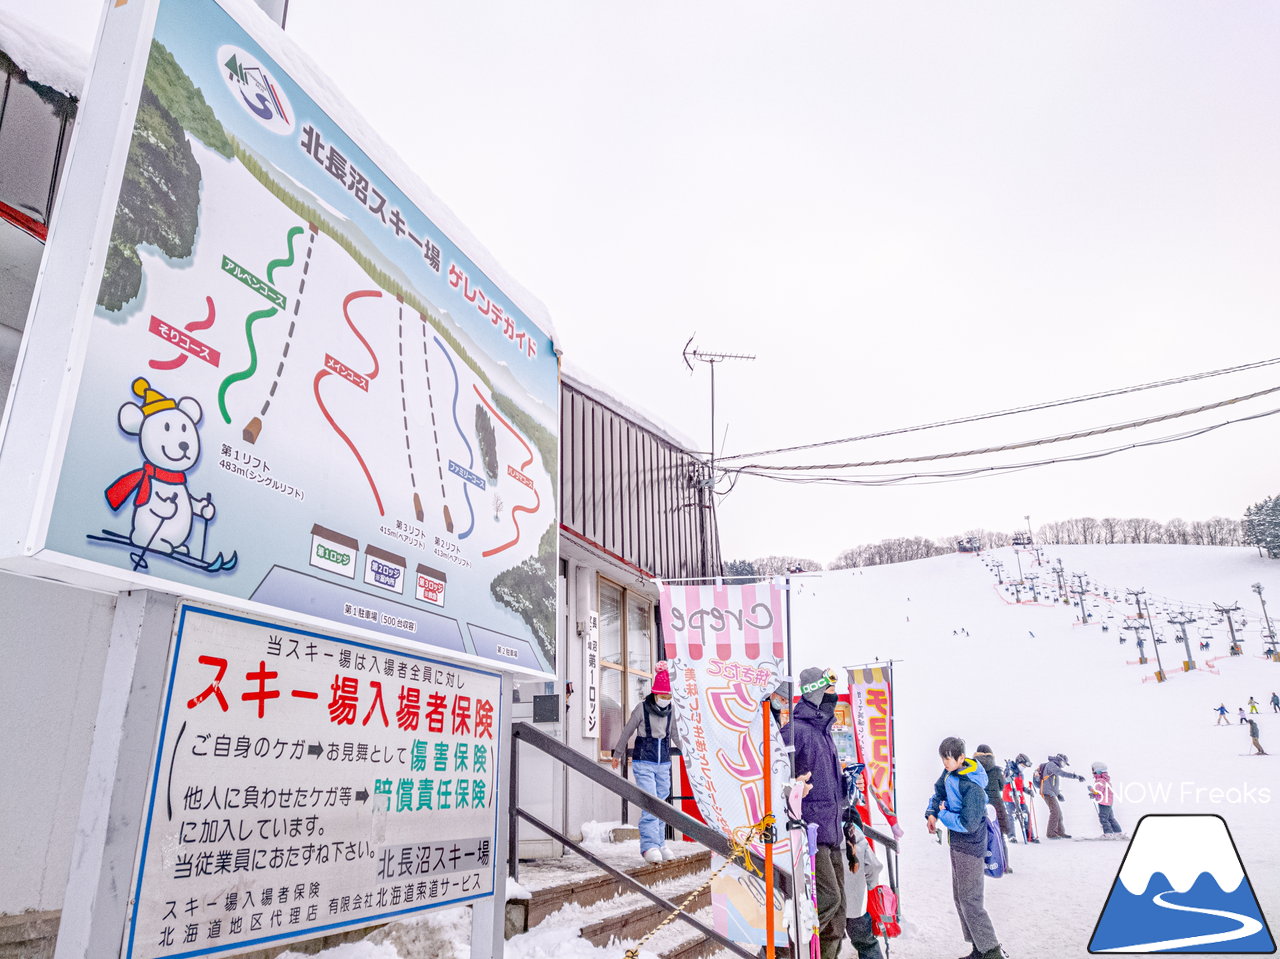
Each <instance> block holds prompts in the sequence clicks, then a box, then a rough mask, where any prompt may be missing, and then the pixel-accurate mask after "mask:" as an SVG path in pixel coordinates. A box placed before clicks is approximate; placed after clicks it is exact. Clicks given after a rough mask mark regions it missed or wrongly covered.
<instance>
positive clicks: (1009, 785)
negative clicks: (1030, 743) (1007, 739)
mask: <svg viewBox="0 0 1280 959" xmlns="http://www.w3.org/2000/svg"><path fill="white" fill-rule="evenodd" d="M1030 766H1031V759H1030V757H1028V756H1027V754H1026V753H1018V755H1017V756H1015V757H1014V758H1013V759H1010V760H1008V761H1007V762H1006V763H1005V764H1004V797H1003V798H1004V802H1005V805H1006V806H1007V807H1008V814H1009V815H1010V816H1011V817H1012V818H1013V819H1014V820H1016V821H1017V822H1018V823H1019V824H1020V827H1021V828H1020V829H1019V830H1018V831H1019V832H1021V834H1022V841H1024V842H1039V840H1038V839H1036V837H1035V833H1034V831H1033V829H1032V826H1031V809H1030V806H1029V805H1028V800H1027V798H1026V797H1027V796H1030V795H1031V787H1030V786H1028V785H1027V784H1026V782H1025V781H1024V780H1023V778H1022V770H1023V769H1025V768H1029V767H1030ZM1013 841H1014V842H1018V841H1019V839H1018V837H1016V836H1015V837H1014V838H1013Z"/></svg>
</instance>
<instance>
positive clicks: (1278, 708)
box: [1271, 693, 1280, 713]
mask: <svg viewBox="0 0 1280 959" xmlns="http://www.w3.org/2000/svg"><path fill="white" fill-rule="evenodd" d="M1271 711H1272V712H1276V713H1280V695H1277V694H1275V693H1272V694H1271Z"/></svg>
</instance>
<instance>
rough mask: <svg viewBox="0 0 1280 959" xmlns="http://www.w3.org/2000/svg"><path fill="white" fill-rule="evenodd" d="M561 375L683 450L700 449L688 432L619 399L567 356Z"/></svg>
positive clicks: (561, 368)
mask: <svg viewBox="0 0 1280 959" xmlns="http://www.w3.org/2000/svg"><path fill="white" fill-rule="evenodd" d="M560 376H561V378H562V379H564V380H567V381H568V383H569V385H570V386H572V387H574V388H575V389H578V390H581V391H582V392H583V393H585V394H587V395H588V396H590V397H591V398H592V399H594V400H598V401H599V402H601V403H603V404H604V405H605V406H607V407H609V408H610V409H611V410H613V411H614V412H615V413H618V414H619V415H621V416H625V417H626V418H627V419H629V420H631V422H633V423H635V424H636V425H637V426H642V427H644V428H645V429H647V430H649V431H650V432H652V433H657V434H658V435H659V436H661V437H662V438H663V439H665V440H667V441H668V442H670V443H674V444H675V445H676V446H679V447H680V448H681V449H683V450H686V451H689V452H694V451H696V450H698V449H699V447H698V444H697V443H695V442H694V441H693V440H692V439H690V438H689V436H688V434H686V433H684V432H682V431H681V430H678V429H676V428H675V427H674V426H671V425H670V424H668V423H664V422H663V421H662V420H661V419H659V418H657V417H656V416H654V415H653V414H652V413H644V412H641V411H640V410H638V409H637V408H636V407H634V406H632V405H631V404H630V403H628V402H626V401H624V400H621V399H619V398H618V395H617V394H616V393H614V392H612V391H611V390H610V389H608V388H607V387H604V386H601V385H600V384H599V383H598V382H595V381H594V380H593V379H592V378H591V376H590V375H589V374H587V373H586V372H585V371H584V370H583V369H582V368H581V367H580V366H578V365H577V364H576V363H572V362H570V361H569V360H567V359H566V358H565V357H561V358H560Z"/></svg>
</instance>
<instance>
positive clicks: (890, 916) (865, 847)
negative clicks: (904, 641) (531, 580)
mask: <svg viewBox="0 0 1280 959" xmlns="http://www.w3.org/2000/svg"><path fill="white" fill-rule="evenodd" d="M837 682H838V679H837V673H836V672H835V671H834V670H822V669H818V668H816V667H810V668H808V669H805V670H803V671H802V672H801V673H800V676H799V684H800V689H799V693H800V697H799V699H798V701H796V702H795V704H794V707H792V698H791V688H790V684H788V683H783V684H781V685H780V686H779V687H778V689H776V690H775V691H774V693H773V695H772V696H771V697H770V707H771V712H772V714H773V717H774V720H775V721H777V722H781V719H782V718H783V716H782V714H783V711H784V710H788V709H789V710H790V711H791V712H790V717H789V720H788V722H787V723H786V724H785V725H782V726H781V729H780V733H781V736H782V739H783V742H785V743H788V744H790V745H791V747H792V749H793V752H792V763H793V770H794V773H795V777H796V778H797V779H798V780H800V781H801V782H803V783H804V784H805V785H804V789H805V794H804V798H803V814H804V818H805V820H806V821H807V822H809V823H812V824H814V825H815V826H816V827H817V843H816V849H814V850H812V851H811V852H812V853H813V858H814V878H815V885H816V892H817V896H816V898H817V913H818V927H819V928H818V938H819V942H820V944H821V955H822V959H836V957H837V956H838V955H839V952H840V947H841V943H842V941H843V939H844V938H845V937H847V938H849V940H850V941H851V942H852V943H853V945H854V946H855V947H856V948H857V951H858V956H859V959H881V951H880V945H879V943H878V941H877V938H876V937H877V935H884V934H886V933H888V934H890V935H894V934H896V933H897V932H898V930H897V928H896V919H895V915H896V909H895V908H892V907H891V906H888V905H886V902H887V901H888V898H889V897H891V896H892V892H891V891H889V890H887V889H886V887H885V886H883V885H882V884H881V882H880V876H881V871H882V866H881V863H880V861H879V859H878V858H877V856H876V854H875V851H874V850H873V849H872V848H871V846H870V845H869V844H868V842H867V837H866V833H865V831H864V829H865V827H864V824H863V822H862V819H861V817H860V815H859V813H858V809H857V807H858V805H859V804H860V797H859V795H858V792H857V785H856V783H857V777H855V776H849V775H848V774H847V773H846V772H845V771H844V770H842V768H841V763H840V757H839V752H838V750H837V747H836V742H835V738H834V735H833V729H832V727H833V725H834V724H835V706H836V702H837V695H836V689H835V687H836V683H837ZM1275 699H1276V697H1274V696H1273V705H1275V702H1274V701H1275ZM1223 711H1224V712H1225V707H1223ZM633 735H634V736H635V746H634V749H633V750H632V757H633V758H632V762H631V768H632V770H633V775H634V778H635V781H636V784H637V785H638V786H640V788H642V789H644V790H645V792H647V793H649V794H650V795H653V796H656V797H658V798H661V799H665V798H666V797H667V796H668V795H669V794H670V791H671V756H672V754H673V753H674V752H678V751H679V748H680V737H679V732H678V730H677V728H676V724H675V722H674V720H673V717H672V707H671V681H670V677H669V675H668V673H667V671H666V668H665V665H664V664H659V669H658V670H657V672H656V673H655V677H654V680H653V683H652V685H651V688H650V691H649V694H648V695H647V696H646V697H645V698H644V700H643V701H642V702H641V703H640V704H639V705H637V706H636V708H635V709H634V710H633V711H632V713H631V715H630V717H629V718H628V720H627V722H626V724H625V725H624V726H623V729H622V731H621V734H620V735H619V738H618V741H617V744H616V745H615V746H614V749H613V760H612V761H613V766H614V768H617V767H618V765H619V764H620V762H621V759H622V757H624V756H625V755H626V753H627V745H628V743H629V742H630V741H631V738H632V736H633ZM938 755H939V758H940V760H941V762H942V767H943V771H942V774H941V775H940V776H939V777H938V779H937V781H936V782H935V783H934V788H933V794H932V796H931V798H930V800H929V802H928V804H927V806H926V810H925V824H926V828H927V829H928V831H929V832H930V833H931V834H936V833H937V832H938V827H939V825H941V826H943V827H945V830H946V833H947V835H948V837H949V838H948V847H949V853H950V860H951V873H952V893H953V899H954V902H955V908H956V914H957V916H958V917H959V919H960V926H961V930H962V932H963V934H964V937H965V939H966V940H967V941H968V942H969V943H970V945H971V952H970V953H969V954H968V956H966V957H965V959H999V957H1002V956H1004V953H1003V951H1002V950H1001V947H1000V944H999V940H998V938H997V936H996V932H995V929H994V926H993V924H992V921H991V917H990V916H989V915H988V914H987V911H986V908H985V905H984V901H983V896H984V883H985V878H986V875H987V872H986V869H987V853H988V826H987V806H988V805H990V806H991V807H992V811H993V815H994V819H995V822H997V823H998V830H999V835H1000V836H1002V837H1004V839H1005V840H1007V841H1012V842H1015V843H1016V842H1039V837H1038V836H1037V835H1036V831H1035V826H1034V813H1033V812H1032V806H1031V802H1030V800H1029V798H1028V797H1030V796H1032V795H1034V794H1035V793H1039V795H1040V798H1041V799H1042V800H1043V802H1044V804H1045V806H1046V807H1047V808H1048V811H1049V821H1048V826H1047V827H1046V831H1045V835H1046V836H1047V837H1048V838H1049V839H1070V838H1071V835H1070V834H1069V833H1068V832H1067V831H1066V827H1065V822H1064V819H1063V815H1062V806H1061V803H1062V802H1063V801H1064V799H1065V797H1064V796H1063V794H1062V791H1061V780H1063V779H1076V780H1080V781H1081V782H1084V777H1083V776H1080V775H1078V774H1076V773H1074V772H1071V771H1069V769H1068V766H1069V763H1068V760H1067V757H1066V756H1065V755H1064V754H1062V753H1057V754H1054V755H1051V756H1049V757H1048V758H1047V759H1046V760H1045V761H1044V762H1042V763H1041V764H1040V765H1039V766H1038V767H1037V768H1036V770H1035V771H1034V774H1033V775H1031V776H1030V777H1028V776H1026V775H1025V774H1024V770H1029V769H1030V767H1031V760H1030V759H1029V758H1028V757H1027V755H1026V754H1025V753H1019V754H1018V755H1017V756H1016V757H1015V758H1014V759H1011V760H1008V761H1007V762H1006V763H1005V764H1004V766H1003V768H1002V767H1001V766H1000V765H999V764H998V763H997V761H996V757H995V753H994V752H993V750H992V749H991V747H990V746H988V745H986V744H985V743H984V744H981V745H979V746H978V748H977V749H976V750H975V751H974V753H973V756H972V757H968V756H966V755H965V743H964V741H963V740H962V739H959V738H957V737H954V736H952V737H948V738H946V739H944V740H943V741H942V743H941V744H940V745H939V747H938ZM1092 772H1093V783H1092V784H1091V785H1090V787H1089V795H1090V797H1091V798H1092V799H1093V800H1094V801H1095V803H1096V804H1097V809H1098V821H1099V824H1100V825H1101V827H1102V832H1103V836H1104V837H1111V836H1116V837H1118V838H1123V833H1122V830H1121V827H1120V824H1119V822H1117V820H1116V817H1115V814H1114V812H1113V809H1112V807H1113V806H1114V803H1115V793H1114V789H1113V787H1112V784H1111V777H1110V774H1109V772H1108V769H1107V765H1106V763H1102V762H1095V763H1093V766H1092ZM639 828H640V849H641V855H642V856H643V857H644V859H645V860H646V861H647V862H660V861H662V860H664V859H671V858H674V853H673V852H672V851H671V850H669V849H668V848H667V846H666V843H665V841H664V833H665V829H664V827H663V824H662V821H661V820H660V819H658V817H657V816H654V815H653V814H652V813H649V812H647V811H646V812H642V814H641V816H640V824H639ZM894 829H895V833H898V834H899V835H900V830H898V829H897V827H896V825H895V827H894ZM1005 871H1009V872H1011V871H1012V870H1011V869H1006V870H1005ZM890 924H892V925H893V927H890Z"/></svg>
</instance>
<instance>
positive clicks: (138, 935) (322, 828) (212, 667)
mask: <svg viewBox="0 0 1280 959" xmlns="http://www.w3.org/2000/svg"><path fill="white" fill-rule="evenodd" d="M501 704H502V680H501V675H500V674H498V673H493V672H488V671H485V670H480V669H474V668H468V667H463V666H457V665H453V664H449V663H444V662H440V661H438V660H433V659H429V658H427V657H424V656H417V655H412V654H406V653H404V652H401V651H398V650H396V649H391V648H385V647H380V646H377V645H373V644H367V643H359V642H354V641H350V640H342V639H336V638H333V637H329V636H325V635H322V634H319V633H312V632H305V631H302V630H297V629H290V628H286V627H282V626H278V625H274V624H269V623H260V622H256V621H253V620H250V619H247V618H243V617H240V616H236V615H233V614H229V613H222V612H217V611H213V610H208V609H202V608H198V607H193V606H183V607H182V608H181V609H180V611H179V618H178V625H177V628H176V631H175V638H174V643H173V649H172V653H171V662H170V668H169V683H168V688H167V690H166V694H165V697H164V703H163V710H164V711H163V719H162V722H161V726H160V734H159V745H158V747H157V750H156V759H155V765H154V769H153V774H152V781H151V785H150V791H149V800H148V803H147V808H146V810H145V819H144V822H145V826H144V831H143V836H142V842H141V846H140V851H139V862H138V867H137V873H136V879H135V882H134V896H133V904H132V909H131V912H130V918H129V925H128V929H127V931H126V935H125V949H124V952H123V955H124V956H125V957H127V959H142V957H147V959H160V957H177V956H184V957H185V956H203V955H209V954H217V953H221V952H224V951H229V950H236V951H243V950H246V949H250V948H263V947H266V946H278V945H283V944H287V943H288V942H291V941H296V940H298V939H304V938H309V937H312V936H316V935H321V934H325V933H332V932H335V931H338V930H342V929H351V928H356V927H360V926H366V925H370V924H372V923H375V922H386V921H388V920H390V919H393V918H402V917H404V916H407V915H410V914H413V913H415V912H421V911H423V910H426V909H429V908H434V907H436V906H440V905H444V904H451V903H452V904H456V903H461V902H468V901H471V900H475V899H479V898H482V897H485V896H491V895H492V894H493V882H494V868H495V858H494V857H495V852H496V850H495V845H494V844H495V836H496V830H497V797H498V789H499V785H500V783H499V779H498V769H499V768H500V766H499V760H500V757H499V755H498V746H497V744H498V736H497V730H498V729H499V728H500V723H501V716H500V711H501Z"/></svg>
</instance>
